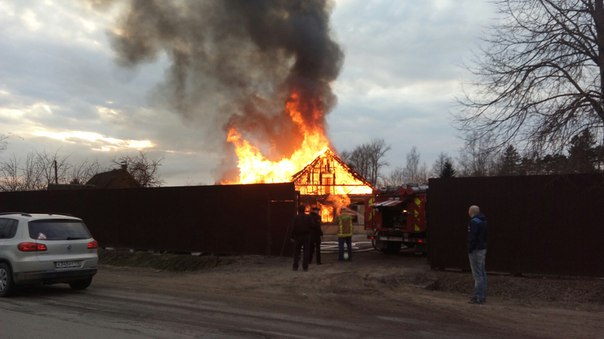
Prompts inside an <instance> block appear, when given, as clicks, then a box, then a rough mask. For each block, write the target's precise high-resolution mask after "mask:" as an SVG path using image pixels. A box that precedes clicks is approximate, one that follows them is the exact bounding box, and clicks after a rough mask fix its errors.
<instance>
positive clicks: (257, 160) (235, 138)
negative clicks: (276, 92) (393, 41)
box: [222, 92, 372, 222]
mask: <svg viewBox="0 0 604 339" xmlns="http://www.w3.org/2000/svg"><path fill="white" fill-rule="evenodd" d="M301 101H302V100H301V97H300V95H298V94H297V93H295V92H293V93H292V94H291V95H290V97H289V99H288V100H287V102H286V104H285V112H286V113H287V114H288V116H289V117H290V119H291V121H292V123H293V124H294V125H295V127H296V128H297V130H298V132H299V134H300V135H301V136H302V141H301V143H300V145H299V146H298V147H297V148H296V149H295V151H294V152H293V153H291V155H289V156H284V157H282V158H281V159H279V160H276V161H271V160H270V159H269V158H268V157H267V156H265V155H264V154H263V152H262V150H261V149H260V148H259V147H258V146H256V145H253V144H252V143H251V142H250V141H249V140H248V139H246V138H245V137H244V136H243V135H242V133H241V132H240V130H238V129H237V128H236V127H231V128H230V129H229V131H228V136H227V141H228V142H229V143H231V144H232V145H233V146H234V149H235V154H236V155H237V159H238V160H237V167H238V168H239V177H238V178H237V179H236V180H231V181H229V180H225V181H223V182H222V183H223V184H252V183H277V182H291V181H292V180H293V176H294V175H296V176H298V178H297V179H296V181H295V184H296V189H297V190H299V191H300V194H302V195H306V196H316V197H317V199H316V200H315V201H314V202H313V205H315V206H316V207H319V208H320V209H321V212H320V215H321V219H322V220H323V222H332V221H333V219H334V216H335V215H338V214H339V213H340V209H342V208H344V207H346V206H348V205H349V204H350V199H349V197H348V195H349V194H371V193H372V187H371V186H369V185H366V184H365V183H364V182H363V181H361V180H359V179H358V178H355V176H354V175H353V174H352V173H350V171H349V169H347V166H346V165H342V164H340V163H336V161H334V154H333V153H332V152H331V151H330V147H329V146H330V142H329V139H328V138H327V136H326V135H325V130H324V128H323V125H322V124H321V123H317V122H320V121H323V115H324V112H321V111H320V110H319V109H318V108H317V105H312V104H310V105H304V104H305V103H303V102H301ZM308 107H312V112H310V113H311V114H306V115H303V114H302V110H303V108H307V109H308ZM307 113H308V112H307ZM305 117H306V118H305ZM307 119H310V120H311V121H307ZM307 165H312V166H308V168H307V172H300V171H301V170H302V169H304V168H305V167H307ZM299 172H300V173H303V175H300V174H298V173H299ZM319 200H320V201H319Z"/></svg>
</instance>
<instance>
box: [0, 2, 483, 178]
mask: <svg viewBox="0 0 604 339" xmlns="http://www.w3.org/2000/svg"><path fill="white" fill-rule="evenodd" d="M119 13H120V8H119V6H115V7H112V8H111V9H109V10H107V11H98V10H95V9H94V8H92V7H91V6H89V5H88V4H87V3H86V2H83V1H82V2H78V1H58V0H55V1H51V0H46V1H45V0H37V1H34V0H31V1H30V0H8V1H6V0H5V1H1V2H0V17H1V18H2V20H0V134H3V135H6V136H8V139H7V145H6V149H5V150H4V151H2V152H1V153H0V161H2V160H4V159H6V158H7V157H12V156H16V157H17V158H18V159H24V158H25V157H26V155H27V153H31V152H49V153H57V154H59V155H61V156H63V157H68V161H69V162H71V163H80V162H83V161H85V160H91V159H97V160H98V161H99V162H100V163H102V164H106V166H110V162H111V159H114V158H117V157H119V156H122V155H134V154H136V153H137V152H139V151H143V152H145V153H147V154H148V155H149V156H150V157H152V158H162V159H163V160H162V166H161V169H160V174H161V178H162V179H163V180H164V185H166V186H179V185H198V184H202V185H206V184H214V183H215V182H216V180H217V179H219V177H220V173H218V168H219V165H220V163H221V162H222V160H223V157H224V150H222V149H221V148H220V147H217V146H216V145H219V144H223V142H222V141H223V140H216V138H221V136H220V133H213V132H214V131H211V129H214V128H215V127H214V126H204V125H203V124H199V123H191V122H190V121H187V120H185V119H183V118H182V116H181V115H180V114H177V113H176V112H172V111H170V109H169V108H167V107H166V106H165V105H158V104H157V100H156V98H155V97H154V96H155V95H156V91H154V89H155V88H157V86H158V85H159V84H161V82H162V80H163V79H164V76H165V73H166V72H167V69H168V67H169V63H168V60H167V59H166V58H165V57H159V58H158V59H157V60H154V61H153V62H149V63H144V64H141V65H138V66H137V67H135V68H125V67H123V66H120V65H119V64H118V63H117V62H116V54H115V52H114V51H113V50H112V48H111V45H110V42H109V38H108V31H109V30H110V29H111V28H112V27H113V26H114V24H115V21H116V18H117V17H119ZM493 18H494V8H493V5H492V4H491V3H490V2H487V1H472V0H406V1H394V0H391V1H379V0H375V1H368V0H337V1H335V4H334V8H333V12H332V15H331V28H332V35H333V37H334V39H335V40H336V41H337V42H338V43H339V44H340V46H341V48H342V50H343V51H344V54H345V59H344V64H343V66H342V70H341V73H340V75H339V77H338V78H337V80H336V81H335V83H333V89H334V92H335V94H336V95H337V105H336V106H335V108H334V109H333V110H332V111H331V112H330V113H329V114H328V117H327V121H328V134H329V137H330V138H331V140H332V142H333V144H334V146H335V147H336V150H337V151H338V152H342V151H345V150H352V149H353V148H354V147H355V146H357V145H359V144H362V143H366V142H369V141H371V140H372V139H375V138H381V139H384V141H385V142H386V144H387V145H389V146H390V147H391V150H390V151H388V152H387V153H386V156H385V160H386V161H387V162H388V163H389V166H388V167H386V168H384V170H383V172H384V174H386V175H387V173H388V172H389V171H390V170H392V169H393V168H395V167H397V166H398V167H400V166H404V165H405V157H406V154H407V153H408V152H409V150H410V149H411V147H413V146H415V147H417V150H418V151H419V153H420V154H421V161H422V162H426V164H427V165H428V167H431V166H432V163H433V162H434V160H435V159H436V157H437V156H438V154H439V153H441V152H445V153H447V154H449V155H451V156H453V157H456V156H457V155H458V153H459V150H460V149H461V147H462V146H463V141H462V140H461V139H460V138H459V132H458V131H457V130H456V129H455V128H454V126H453V124H452V114H453V113H455V112H456V110H458V109H459V107H458V106H457V104H456V102H455V98H456V97H457V96H460V95H461V93H462V89H463V85H464V83H468V82H470V81H471V80H472V78H471V74H470V73H469V72H468V71H467V70H466V68H465V67H464V65H465V64H469V63H470V62H471V61H472V57H473V51H476V50H477V49H478V48H479V46H480V36H481V34H482V33H483V32H484V30H485V29H486V27H487V26H488V25H489V24H490V23H491V21H492V20H493Z"/></svg>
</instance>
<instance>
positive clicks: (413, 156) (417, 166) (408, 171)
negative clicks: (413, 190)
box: [403, 146, 428, 184]
mask: <svg viewBox="0 0 604 339" xmlns="http://www.w3.org/2000/svg"><path fill="white" fill-rule="evenodd" d="M420 160H421V155H420V154H419V152H418V150H417V147H415V146H413V147H411V150H410V151H409V153H407V163H406V164H405V168H404V169H403V178H404V180H405V183H413V184H422V183H425V182H426V181H428V166H427V165H426V164H425V163H423V164H422V163H420Z"/></svg>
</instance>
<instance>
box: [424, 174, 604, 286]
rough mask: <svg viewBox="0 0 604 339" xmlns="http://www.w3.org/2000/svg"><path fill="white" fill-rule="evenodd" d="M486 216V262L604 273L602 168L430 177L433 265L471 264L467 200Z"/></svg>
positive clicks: (526, 269)
mask: <svg viewBox="0 0 604 339" xmlns="http://www.w3.org/2000/svg"><path fill="white" fill-rule="evenodd" d="M472 204H476V205H479V206H480V207H481V210H482V211H483V212H484V213H485V214H486V216H487V218H488V222H489V233H488V251H487V269H488V270H490V271H500V272H510V273H538V274H561V275H584V276H604V260H602V258H604V246H602V243H603V242H604V176H601V175H595V174H594V175H590V174H577V175H564V176H517V177H484V178H452V179H431V180H430V189H429V193H428V207H427V208H428V216H427V217H428V225H429V235H428V236H429V240H430V248H429V254H428V258H429V261H430V264H431V266H432V267H433V268H455V269H469V264H468V258H467V224H468V215H467V210H468V207H469V206H470V205H472Z"/></svg>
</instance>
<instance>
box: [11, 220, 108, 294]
mask: <svg viewBox="0 0 604 339" xmlns="http://www.w3.org/2000/svg"><path fill="white" fill-rule="evenodd" d="M97 247H98V244H97V242H96V240H94V239H93V238H92V236H91V235H90V232H89V231H88V228H87V227H86V225H85V224H84V222H83V221H82V219H79V218H75V217H72V216H66V215H59V214H27V213H0V297H3V296H7V295H9V294H10V293H11V291H12V290H13V287H14V286H15V285H20V284H35V283H44V284H53V283H68V284H69V285H70V286H71V288H73V289H77V290H82V289H85V288H87V287H88V286H90V283H91V282H92V276H93V275H95V274H96V272H97V264H98V256H97Z"/></svg>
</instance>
